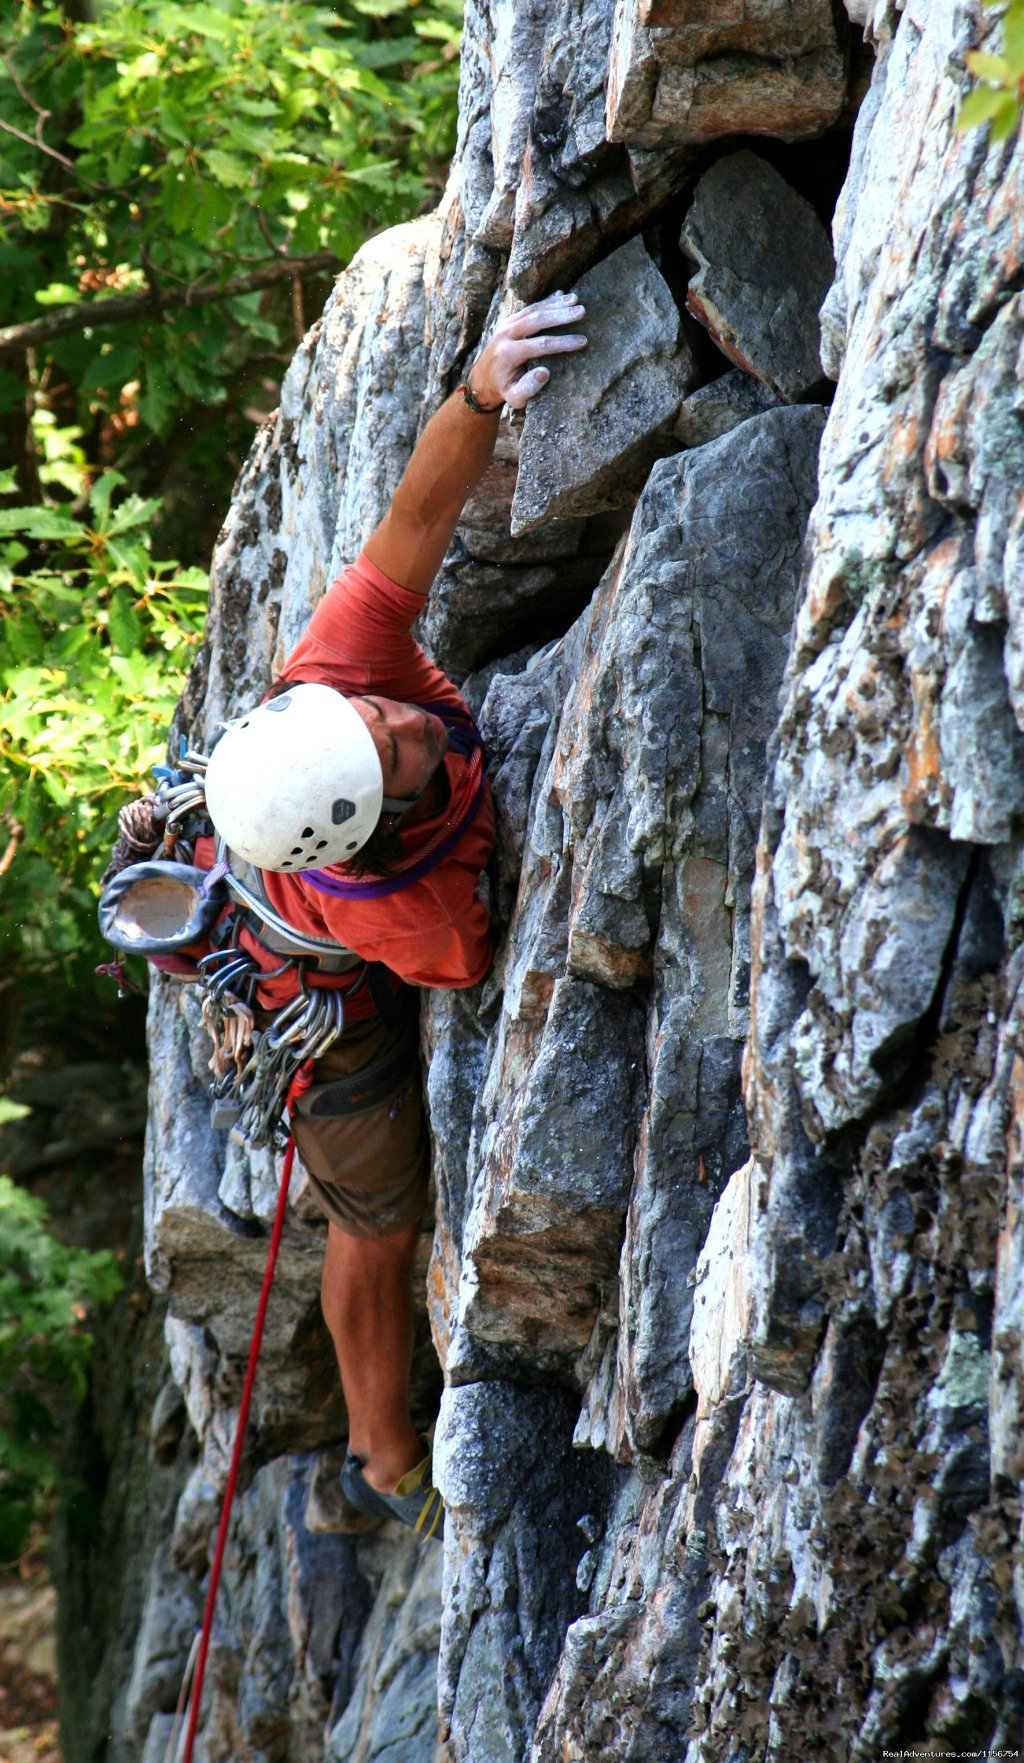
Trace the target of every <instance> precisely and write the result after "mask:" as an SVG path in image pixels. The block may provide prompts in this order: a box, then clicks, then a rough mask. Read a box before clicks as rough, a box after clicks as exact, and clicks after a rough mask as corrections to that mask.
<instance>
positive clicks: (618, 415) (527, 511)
mask: <svg viewBox="0 0 1024 1763" xmlns="http://www.w3.org/2000/svg"><path fill="white" fill-rule="evenodd" d="M578 292H579V296H580V299H581V300H582V302H583V304H584V306H585V307H586V308H587V317H586V324H585V329H586V334H587V337H588V346H587V348H586V350H584V351H581V352H580V353H579V354H577V355H574V356H572V357H571V358H569V359H568V360H567V361H566V362H563V363H560V364H556V366H555V370H554V372H553V373H552V379H551V384H550V386H549V387H548V389H547V391H546V393H545V395H544V397H543V398H538V399H537V400H536V402H534V403H531V404H530V406H529V407H528V409H527V412H526V418H525V421H524V424H523V438H522V445H521V447H520V454H519V478H518V482H517V484H516V493H515V499H514V501H513V503H512V532H513V534H515V535H518V534H520V533H527V532H530V531H532V530H533V528H534V527H538V526H540V524H541V523H542V522H543V521H546V520H550V519H552V518H558V519H565V518H567V517H569V516H579V515H582V514H595V513H597V512H599V511H600V510H602V509H610V508H620V507H622V506H623V504H626V503H628V502H629V501H630V500H631V499H632V496H633V495H635V494H636V492H637V491H638V490H639V489H640V487H641V485H642V483H643V480H644V477H645V476H646V473H647V471H648V469H649V467H650V465H651V463H652V460H653V459H654V458H655V456H656V454H657V451H658V436H659V431H660V430H661V429H662V428H663V426H664V425H665V424H666V423H668V422H669V421H670V419H671V418H672V417H673V415H674V414H675V411H676V410H677V409H678V406H679V403H680V400H681V399H682V398H683V397H684V396H685V394H686V393H687V392H688V391H689V390H690V388H691V386H692V385H693V383H694V380H695V377H696V374H695V368H694V363H693V358H692V355H691V353H690V350H689V347H688V345H687V344H686V342H685V340H684V341H682V342H681V341H680V335H679V313H678V310H677V308H676V305H675V302H674V300H673V299H672V295H671V293H670V292H669V289H668V285H667V283H666V282H665V280H664V277H663V276H662V275H661V273H660V271H659V270H658V269H657V268H656V267H655V265H654V263H653V262H652V261H651V258H650V257H649V256H648V253H647V251H646V250H645V248H644V246H643V244H642V242H641V241H640V240H639V239H631V240H630V242H629V244H628V245H623V246H621V247H620V249H619V250H618V251H613V252H612V255H611V256H610V257H606V258H605V260H604V262H603V263H599V264H598V265H597V267H596V268H595V269H592V270H591V271H590V272H589V274H587V275H585V276H583V277H582V278H581V280H580V281H579V283H578ZM625 310H628V312H629V315H630V322H629V324H628V325H626V324H624V323H623V313H624V311H625Z"/></svg>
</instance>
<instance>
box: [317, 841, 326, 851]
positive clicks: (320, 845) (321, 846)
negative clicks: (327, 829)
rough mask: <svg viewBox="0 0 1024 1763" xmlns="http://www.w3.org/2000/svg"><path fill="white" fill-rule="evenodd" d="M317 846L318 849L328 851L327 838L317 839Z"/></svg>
mask: <svg viewBox="0 0 1024 1763" xmlns="http://www.w3.org/2000/svg"><path fill="white" fill-rule="evenodd" d="M316 848H317V850H318V851H326V849H327V840H326V839H318V840H317V846H316Z"/></svg>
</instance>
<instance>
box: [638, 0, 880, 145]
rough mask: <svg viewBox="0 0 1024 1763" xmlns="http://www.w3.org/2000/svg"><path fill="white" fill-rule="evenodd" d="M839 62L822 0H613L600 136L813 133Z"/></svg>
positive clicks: (827, 117)
mask: <svg viewBox="0 0 1024 1763" xmlns="http://www.w3.org/2000/svg"><path fill="white" fill-rule="evenodd" d="M844 92H845V69H844V65H843V56H842V53H841V48H840V45H839V43H838V41H837V38H836V34H835V15H834V13H833V11H832V8H831V7H830V6H828V5H827V4H825V3H824V0H799V3H798V4H795V5H780V4H778V0H758V3H756V4H754V5H744V6H740V7H738V6H735V5H733V4H731V3H730V0H717V3H716V0H712V3H711V4H710V5H706V6H701V7H700V8H699V9H698V10H697V11H696V12H695V11H694V9H693V8H692V7H691V6H689V5H687V4H686V0H653V3H652V0H616V6H615V24H614V29H613V35H612V45H611V53H610V56H609V66H608V136H609V139H610V140H612V141H625V142H628V143H629V144H630V145H631V146H634V147H644V148H655V147H660V148H661V149H662V150H666V149H667V150H671V148H673V147H676V146H678V144H680V143H687V144H690V143H697V142H703V141H712V140H716V139H718V138H719V137H720V136H723V135H775V136H778V137H779V138H780V139H781V140H785V141H796V140H800V139H802V138H803V137H805V136H807V135H816V134H820V133H821V132H822V130H823V129H826V128H827V127H828V126H829V124H830V123H832V122H834V121H835V119H836V117H837V116H838V114H839V111H840V108H841V106H842V102H843V96H844Z"/></svg>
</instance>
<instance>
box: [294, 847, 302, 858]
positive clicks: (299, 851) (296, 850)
mask: <svg viewBox="0 0 1024 1763" xmlns="http://www.w3.org/2000/svg"><path fill="white" fill-rule="evenodd" d="M292 856H293V857H301V856H302V846H301V845H293V846H292Z"/></svg>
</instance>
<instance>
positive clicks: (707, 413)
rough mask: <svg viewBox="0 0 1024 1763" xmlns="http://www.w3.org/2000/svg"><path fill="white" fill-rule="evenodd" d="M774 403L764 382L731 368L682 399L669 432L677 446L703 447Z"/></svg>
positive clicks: (775, 400) (772, 394)
mask: <svg viewBox="0 0 1024 1763" xmlns="http://www.w3.org/2000/svg"><path fill="white" fill-rule="evenodd" d="M777 403H778V399H777V398H776V396H775V394H774V393H773V392H770V391H769V390H768V388H767V386H763V385H761V383H760V381H759V380H755V379H752V378H751V376H750V374H749V373H740V372H739V370H738V369H735V368H734V369H733V370H732V371H730V372H729V373H724V374H723V375H722V376H721V378H720V379H717V380H712V381H711V383H710V384H709V385H706V386H698V388H697V390H696V391H695V392H691V393H690V396H689V397H688V398H684V399H683V402H682V403H681V404H680V406H679V410H678V413H677V415H676V420H675V425H674V427H673V430H672V432H673V434H674V435H675V438H676V440H677V441H678V442H679V444H680V446H681V447H705V446H706V445H707V443H708V442H709V441H717V440H719V439H720V438H721V436H722V435H727V434H728V433H729V430H730V429H734V428H738V426H739V424H740V423H741V422H748V421H749V420H750V418H751V417H752V416H761V415H762V414H763V412H764V411H766V410H771V409H772V408H773V407H774V406H775V405H776V404H777Z"/></svg>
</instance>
